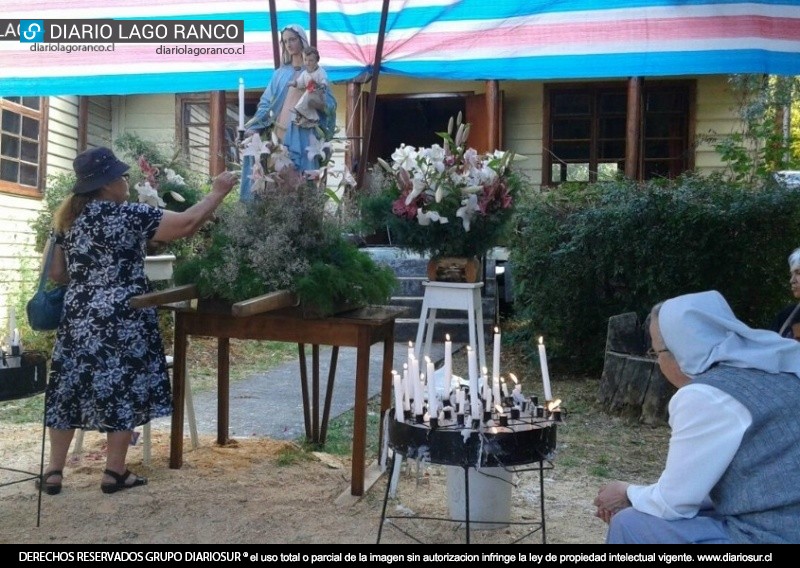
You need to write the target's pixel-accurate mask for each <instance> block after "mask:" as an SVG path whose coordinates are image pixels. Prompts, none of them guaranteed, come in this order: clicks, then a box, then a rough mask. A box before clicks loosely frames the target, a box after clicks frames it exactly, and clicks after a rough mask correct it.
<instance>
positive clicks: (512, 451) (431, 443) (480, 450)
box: [377, 409, 556, 544]
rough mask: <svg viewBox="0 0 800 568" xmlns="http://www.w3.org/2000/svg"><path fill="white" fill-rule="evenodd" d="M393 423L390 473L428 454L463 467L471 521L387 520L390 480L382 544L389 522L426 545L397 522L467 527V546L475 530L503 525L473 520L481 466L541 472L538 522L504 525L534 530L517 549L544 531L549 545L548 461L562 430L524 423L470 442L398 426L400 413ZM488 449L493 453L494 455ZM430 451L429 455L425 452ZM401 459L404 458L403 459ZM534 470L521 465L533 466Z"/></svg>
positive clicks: (453, 434)
mask: <svg viewBox="0 0 800 568" xmlns="http://www.w3.org/2000/svg"><path fill="white" fill-rule="evenodd" d="M385 419H386V420H388V421H389V423H388V427H387V431H388V436H387V438H388V446H389V447H390V448H392V449H393V450H394V451H393V454H392V461H391V467H390V468H389V471H394V469H395V466H396V464H397V460H398V459H402V457H403V456H405V457H407V458H414V457H416V456H420V455H424V457H425V459H426V460H427V461H429V462H430V463H435V464H439V465H449V466H458V467H461V468H463V470H464V489H465V491H464V511H465V519H452V518H447V517H427V516H413V517H409V516H402V515H397V516H394V515H387V514H386V507H387V504H388V501H389V496H390V489H392V483H391V480H387V483H386V493H385V495H384V499H383V507H382V509H381V521H380V526H379V527H378V539H377V544H380V542H381V537H382V535H383V526H384V524H385V523H386V521H387V520H389V524H390V525H391V526H393V527H395V528H396V529H397V530H399V531H400V532H401V533H403V534H404V535H405V536H407V537H409V538H410V539H412V540H414V541H415V542H418V543H421V544H424V543H423V542H422V541H421V540H419V539H418V538H416V537H415V536H414V535H412V534H411V533H410V532H408V531H407V530H405V529H404V528H403V527H402V526H400V524H399V523H398V522H395V520H399V519H405V520H406V521H410V520H421V521H440V522H450V523H462V524H463V525H464V527H465V529H466V534H465V538H466V544H471V541H472V525H478V528H480V525H483V524H491V525H496V524H498V522H497V521H495V520H492V521H476V520H472V519H471V515H470V493H469V470H470V468H477V466H479V465H480V466H481V467H504V468H505V469H507V470H508V471H513V472H514V473H522V472H525V471H538V472H539V513H540V520H538V521H508V522H503V523H502V524H503V525H526V526H530V527H531V530H529V531H527V532H526V533H525V534H523V535H522V536H520V537H517V538H515V540H513V541H512V542H511V543H509V544H513V543H516V542H519V541H521V540H524V539H526V538H528V537H529V536H531V535H533V534H535V533H536V532H538V531H539V530H541V533H542V544H547V532H546V522H545V511H544V471H545V470H546V469H552V467H553V465H552V463H551V462H550V461H549V460H548V459H547V456H548V455H549V454H551V453H552V452H553V451H554V450H555V444H556V426H555V424H554V423H550V422H546V421H542V422H539V421H533V420H529V421H520V423H519V424H518V426H517V427H516V428H514V427H511V428H505V429H504V430H503V431H499V430H497V431H494V432H477V431H474V432H473V433H472V434H471V435H470V436H469V437H467V438H466V439H465V438H464V436H463V435H462V431H463V428H461V427H454V428H447V427H445V428H439V429H436V430H431V429H429V428H427V427H425V426H424V425H423V426H420V425H416V424H406V423H401V422H397V421H396V420H395V419H394V409H392V410H390V411H389V412H388V413H387V414H386V418H385ZM488 448H492V449H491V450H488ZM423 452H424V453H423ZM398 456H400V458H398ZM531 464H533V467H524V468H521V467H520V466H525V465H531Z"/></svg>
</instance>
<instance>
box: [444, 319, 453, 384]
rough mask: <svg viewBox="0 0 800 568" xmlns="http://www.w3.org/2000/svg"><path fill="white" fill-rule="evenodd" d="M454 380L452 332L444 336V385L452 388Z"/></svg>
mask: <svg viewBox="0 0 800 568" xmlns="http://www.w3.org/2000/svg"><path fill="white" fill-rule="evenodd" d="M452 380H453V342H452V341H450V334H449V333H448V334H447V335H445V336H444V386H445V388H450V382H451V381H452Z"/></svg>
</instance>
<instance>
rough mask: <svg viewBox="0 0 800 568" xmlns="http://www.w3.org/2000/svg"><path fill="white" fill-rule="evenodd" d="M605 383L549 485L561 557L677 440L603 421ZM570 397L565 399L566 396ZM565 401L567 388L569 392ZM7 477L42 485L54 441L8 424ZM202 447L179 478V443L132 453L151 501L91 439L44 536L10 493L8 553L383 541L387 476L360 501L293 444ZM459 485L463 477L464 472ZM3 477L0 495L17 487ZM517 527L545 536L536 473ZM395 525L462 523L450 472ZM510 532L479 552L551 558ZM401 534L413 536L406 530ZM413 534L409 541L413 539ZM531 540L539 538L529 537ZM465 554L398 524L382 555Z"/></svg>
mask: <svg viewBox="0 0 800 568" xmlns="http://www.w3.org/2000/svg"><path fill="white" fill-rule="evenodd" d="M596 387H597V383H596V382H595V383H594V384H588V385H585V384H584V385H583V386H580V387H576V388H578V391H576V393H575V394H573V395H569V394H568V395H567V396H565V397H564V400H565V406H566V407H567V409H569V401H570V398H568V397H569V396H572V397H574V403H575V410H574V412H572V413H570V414H568V417H567V419H566V422H565V424H564V425H563V426H562V427H560V429H559V433H558V450H557V455H556V456H555V459H554V460H553V463H552V465H553V467H552V469H547V470H545V471H544V495H545V498H544V504H545V523H546V526H545V528H546V540H547V543H548V544H596V543H602V542H603V539H604V537H605V529H606V525H605V524H603V523H602V522H601V521H600V520H599V519H597V518H595V517H594V516H593V513H594V507H593V506H592V500H593V499H594V496H595V494H596V492H597V489H598V487H599V486H600V485H601V484H602V483H604V482H605V481H606V480H607V478H616V477H622V476H623V475H625V476H627V477H625V478H626V479H629V480H631V481H640V482H642V481H654V480H655V478H656V476H657V474H658V471H659V468H660V466H661V464H663V454H664V451H665V450H666V444H667V439H668V430H667V429H666V428H663V427H662V428H650V427H642V426H638V425H629V424H626V423H624V422H623V421H621V419H618V418H612V417H607V416H603V415H602V413H599V412H598V409H597V408H596V407H593V406H592V404H593V402H592V400H591V399H592V398H593V392H596ZM556 388H558V387H556ZM563 388H564V389H565V390H566V385H565V386H564V387H563ZM0 428H1V429H2V436H0V466H3V467H17V468H19V469H24V470H27V471H38V467H39V452H40V449H41V445H40V444H41V428H40V427H38V426H36V425H24V426H17V425H8V424H0ZM200 442H201V443H200V447H199V448H197V449H194V450H192V449H190V445H189V441H188V438H187V440H186V442H185V447H186V448H187V451H185V452H184V465H183V467H182V468H181V469H178V470H175V469H169V467H168V451H169V433H168V431H165V430H155V429H154V431H153V458H152V461H151V463H150V465H149V466H147V467H145V466H144V465H143V464H142V453H141V451H142V450H141V444H139V445H137V446H134V447H132V448H131V451H130V453H129V464H130V466H131V469H133V470H135V471H136V472H137V473H139V474H142V475H146V476H148V477H149V480H150V482H149V484H148V485H147V486H145V487H140V488H135V489H132V490H130V491H122V492H119V493H117V494H114V495H104V494H102V493H101V492H100V488H99V484H100V478H101V472H102V470H103V467H104V466H103V464H104V455H103V452H102V449H103V448H102V444H103V437H101V436H100V435H99V434H97V433H90V434H87V436H86V438H85V441H84V453H83V454H82V455H81V456H80V458H79V459H76V460H73V461H71V462H70V463H69V464H68V466H67V468H66V470H65V479H64V489H63V491H62V493H61V494H60V495H56V496H49V495H46V494H43V495H42V506H41V526H40V527H38V528H37V527H36V514H37V495H38V494H37V491H36V490H35V489H34V484H33V482H32V481H25V482H22V483H17V484H14V485H9V486H6V487H1V488H0V492H2V494H1V495H2V496H1V497H0V498H2V503H3V504H2V513H0V543H18V544H33V543H43V544H62V543H63V544H66V543H74V544H79V543H85V544H88V543H106V544H145V543H153V544H167V543H187V544H189V543H201V544H202V543H205V544H210V543H240V544H243V543H256V544H261V543H287V544H288V543H309V544H311V543H315V544H323V543H325V544H333V543H337V544H372V543H375V542H376V541H377V539H378V533H379V530H380V527H381V511H382V505H383V503H384V495H385V490H386V483H387V479H388V477H389V476H388V475H387V474H385V475H382V476H380V477H379V478H378V480H377V481H376V482H375V483H374V485H372V486H371V487H370V488H369V489H368V490H367V492H366V494H365V495H364V496H362V497H361V498H353V497H351V496H350V495H349V493H350V491H349V488H350V463H349V459H348V458H342V457H338V456H332V455H330V454H311V453H307V452H306V453H304V452H299V451H297V448H296V447H295V446H294V445H293V444H292V443H288V442H279V441H274V440H270V439H264V438H245V439H238V440H235V441H234V442H233V443H232V444H231V445H229V446H225V447H220V446H217V445H216V444H215V440H214V438H213V437H201V440H200ZM459 471H460V470H459ZM14 475H16V474H13V473H9V472H5V471H0V482H7V481H9V480H11V479H13V478H14V477H13V476H14ZM512 482H513V483H514V484H515V487H514V489H513V490H512V497H511V499H512V504H511V508H510V519H511V521H512V523H517V522H519V523H538V522H539V520H540V515H539V508H540V503H541V502H540V495H541V492H540V488H539V487H540V486H539V474H538V472H537V471H528V472H523V473H520V474H515V475H514V476H512ZM386 514H387V515H388V516H401V515H409V516H417V517H419V516H423V517H437V518H449V513H448V483H447V472H446V469H445V468H444V467H442V466H434V465H427V466H426V465H424V464H423V465H422V466H420V467H417V464H416V463H415V462H411V464H408V463H406V465H405V466H404V468H403V470H402V475H401V477H400V482H399V485H398V488H397V494H396V497H395V498H392V499H389V500H388V503H387V510H386ZM537 528H538V527H537V526H536V525H532V524H519V525H517V524H511V525H508V526H507V527H505V528H499V529H494V530H482V531H481V530H476V529H475V527H474V525H473V530H472V531H471V539H472V542H473V543H498V544H500V543H502V544H507V543H511V542H513V541H515V540H517V539H520V538H521V537H522V540H520V541H519V542H520V543H529V544H539V543H541V542H542V534H541V530H536V531H535V532H533V533H532V534H528V533H530V531H531V530H534V529H537ZM400 529H402V530H400ZM405 533H408V535H410V537H409V536H408V535H407V534H405ZM526 535H527V536H526ZM413 538H416V539H418V540H420V541H422V542H424V543H458V542H464V538H465V530H464V529H463V528H462V527H460V526H459V524H458V523H454V522H443V521H441V520H422V519H410V520H406V519H397V520H389V521H387V522H386V523H384V525H383V529H382V531H381V540H380V542H381V543H410V542H413V540H412V539H413Z"/></svg>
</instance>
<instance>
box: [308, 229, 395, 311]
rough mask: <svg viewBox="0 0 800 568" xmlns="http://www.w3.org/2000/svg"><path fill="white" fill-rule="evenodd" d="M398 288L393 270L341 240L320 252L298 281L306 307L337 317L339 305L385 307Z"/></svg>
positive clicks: (336, 240)
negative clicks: (335, 313) (375, 305)
mask: <svg viewBox="0 0 800 568" xmlns="http://www.w3.org/2000/svg"><path fill="white" fill-rule="evenodd" d="M396 284H397V279H396V277H395V275H394V272H393V271H392V269H391V268H389V267H387V266H381V265H378V264H376V263H375V261H373V260H372V258H370V256H369V255H367V254H365V253H364V252H362V251H359V250H358V249H357V248H356V247H355V245H352V244H350V243H348V242H347V241H345V240H344V239H343V238H338V239H335V240H334V241H333V242H331V243H330V245H329V246H328V247H327V248H326V249H324V250H320V251H319V254H318V255H317V258H316V259H315V260H313V261H312V262H311V266H310V267H309V270H308V272H307V273H306V274H305V275H303V276H301V277H299V278H298V279H297V281H296V283H295V289H296V291H297V296H298V297H299V298H300V302H301V303H302V304H306V305H314V306H316V307H317V309H319V311H320V312H322V313H333V311H334V310H335V308H336V303H344V304H350V305H358V304H364V303H367V304H384V303H386V302H387V301H388V300H389V297H390V296H391V293H392V291H393V290H394V288H395V285H396ZM323 291H324V292H323Z"/></svg>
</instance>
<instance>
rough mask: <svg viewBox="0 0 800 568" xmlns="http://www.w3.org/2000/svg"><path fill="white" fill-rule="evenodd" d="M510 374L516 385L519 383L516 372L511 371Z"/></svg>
mask: <svg viewBox="0 0 800 568" xmlns="http://www.w3.org/2000/svg"><path fill="white" fill-rule="evenodd" d="M508 376H509V377H511V380H512V381H514V384H515V385H517V384H519V381H518V380H517V377H516V375H515V374H514V373H509V374H508Z"/></svg>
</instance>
